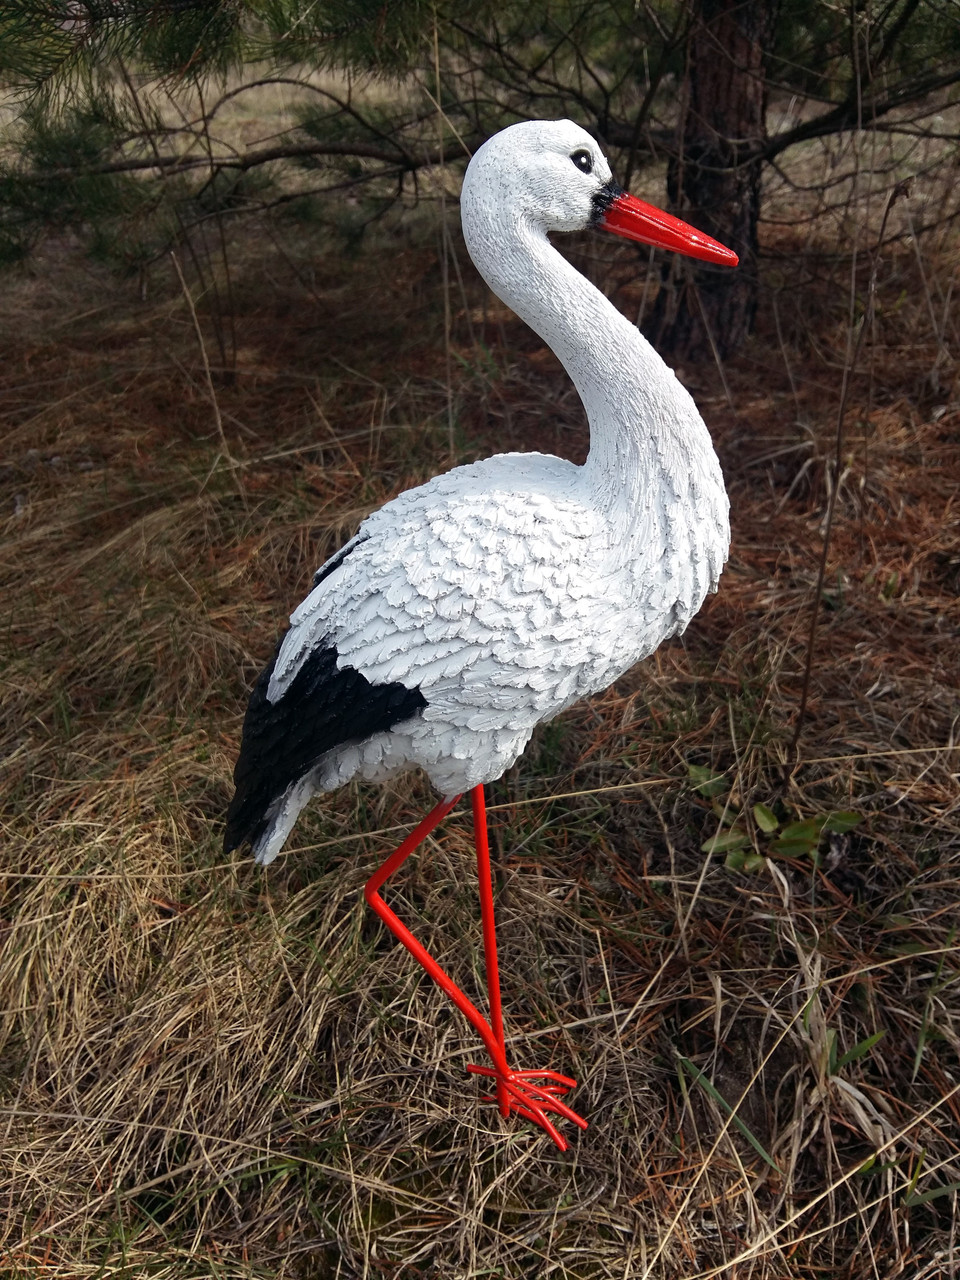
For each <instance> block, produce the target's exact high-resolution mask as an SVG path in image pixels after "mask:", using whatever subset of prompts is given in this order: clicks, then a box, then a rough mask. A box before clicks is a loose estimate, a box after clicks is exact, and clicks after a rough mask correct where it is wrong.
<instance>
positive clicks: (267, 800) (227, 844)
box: [223, 645, 427, 853]
mask: <svg viewBox="0 0 960 1280" xmlns="http://www.w3.org/2000/svg"><path fill="white" fill-rule="evenodd" d="M279 652H280V646H279V645H278V646H277V651H276V653H274V655H273V658H272V659H271V661H270V663H269V665H268V666H267V667H266V668H265V669H264V670H263V671H262V672H261V673H260V677H259V679H258V680H257V683H256V686H255V687H254V690H253V693H252V695H251V697H250V704H249V706H248V707H247V713H246V715H245V716H244V719H243V739H242V741H241V744H240V755H239V757H238V759H237V766H236V768H235V769H234V771H233V782H234V786H235V787H236V791H235V793H234V797H233V800H232V801H231V802H230V808H229V809H228V810H227V829H226V832H225V833H224V837H223V849H224V852H225V853H230V851H231V850H232V849H236V848H237V847H238V846H239V845H241V844H243V843H244V841H250V843H251V844H253V843H255V842H256V841H257V840H258V839H259V838H260V836H262V835H263V833H264V831H265V830H266V828H267V824H268V821H269V819H268V817H267V811H268V809H269V808H270V806H271V804H273V802H274V801H276V800H278V799H279V798H280V797H281V796H282V795H283V793H284V792H285V791H286V790H287V788H288V787H289V786H291V784H293V783H294V782H298V781H299V780H300V779H301V778H302V777H303V776H304V775H305V774H307V773H309V772H310V770H311V769H312V768H313V767H314V765H316V763H317V762H318V760H319V759H320V757H321V756H323V755H325V754H326V753H327V752H328V751H332V750H333V749H334V748H335V747H339V746H343V745H345V744H346V743H353V742H362V741H364V739H366V738H369V737H371V736H372V735H373V734H375V733H384V732H386V730H388V729H390V728H392V727H393V725H395V724H399V723H400V721H402V720H410V719H411V718H412V717H413V716H415V715H417V714H419V712H420V711H422V710H423V708H424V707H425V706H426V705H427V701H426V699H425V698H424V696H423V694H422V693H421V692H420V690H419V689H408V688H406V686H405V685H402V684H400V683H399V682H394V683H392V684H371V683H370V681H369V680H367V679H366V677H365V676H362V675H361V674H360V672H359V671H356V670H354V668H353V667H342V668H341V667H338V666H337V651H336V649H335V648H334V647H333V646H332V645H324V646H322V647H320V648H317V649H314V650H313V652H312V653H311V654H310V655H309V656H308V657H307V658H306V660H305V661H304V663H303V665H302V666H301V668H300V670H299V671H298V672H297V674H296V676H295V678H294V679H293V681H292V682H291V683H290V685H289V686H288V688H287V689H286V691H285V692H284V695H283V697H282V698H280V699H279V700H278V701H277V702H270V701H269V700H268V698H267V687H268V685H269V684H270V676H271V675H272V674H273V668H274V665H275V664H276V661H277V654H278V653H279Z"/></svg>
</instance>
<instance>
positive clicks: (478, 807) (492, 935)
mask: <svg viewBox="0 0 960 1280" xmlns="http://www.w3.org/2000/svg"><path fill="white" fill-rule="evenodd" d="M470 803H471V806H472V808H473V838H474V843H475V844H476V847H477V879H478V882H479V886H480V919H481V921H482V923H483V955H484V963H485V965H486V970H487V997H488V999H489V1001H490V1027H491V1029H492V1031H493V1034H494V1035H495V1036H496V1038H497V1043H498V1044H499V1045H500V1048H501V1049H502V1050H503V1054H504V1061H506V1053H507V1049H506V1043H505V1041H504V1038H503V1007H502V1005H501V1003H500V967H499V965H498V964H497V926H496V921H495V919H494V914H493V876H492V874H491V871H490V840H489V837H488V834H487V807H486V804H485V803H484V798H483V786H482V785H481V786H478V787H474V788H473V790H472V791H471V792H470ZM497 1102H498V1103H499V1106H500V1114H501V1115H502V1116H503V1117H504V1118H506V1117H507V1116H508V1115H509V1114H510V1097H509V1094H508V1093H507V1089H506V1086H505V1085H504V1083H503V1081H502V1080H498V1081H497Z"/></svg>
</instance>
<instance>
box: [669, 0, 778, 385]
mask: <svg viewBox="0 0 960 1280" xmlns="http://www.w3.org/2000/svg"><path fill="white" fill-rule="evenodd" d="M691 2H692V3H693V5H694V14H693V22H692V25H691V29H690V35H689V39H688V43H687V75H686V80H685V84H684V94H683V102H682V105H681V118H680V124H679V147H678V152H677V154H676V155H675V156H674V157H673V158H672V159H671V161H670V165H669V168H668V171H667V194H668V197H669V201H670V207H671V208H672V209H673V210H674V211H675V212H676V213H677V214H678V215H679V216H680V217H682V218H684V219H686V220H687V221H688V222H691V223H693V225H694V226H696V227H699V228H700V229H701V230H703V231H706V232H708V233H709V234H710V235H712V236H714V237H715V238H716V239H717V240H719V241H720V242H721V244H725V245H727V246H728V247H729V248H731V249H733V250H734V252H735V253H737V254H739V255H740V266H739V268H737V269H736V270H734V271H730V270H729V269H727V268H724V267H707V266H703V265H701V264H699V263H697V264H696V265H694V264H693V263H692V262H691V260H689V259H686V258H672V259H671V260H670V262H669V263H668V264H667V265H666V266H665V268H664V275H663V280H662V284H661V289H660V292H659V294H658V295H657V301H656V305H655V306H654V309H653V314H652V317H651V321H650V324H649V326H648V330H649V332H650V336H651V337H652V339H653V341H654V342H655V343H656V345H657V346H658V348H659V349H660V350H661V351H663V352H665V354H667V355H669V356H671V357H673V358H674V359H681V360H691V361H693V360H702V359H708V358H709V357H710V356H711V354H712V353H713V352H714V349H715V350H716V354H717V355H719V356H720V357H725V356H727V355H729V354H730V353H731V352H732V351H734V350H735V349H736V348H737V347H738V346H739V345H740V344H741V343H742V342H743V340H744V338H745V337H746V336H747V334H748V333H750V331H751V328H752V326H753V318H754V314H755V312H756V307H757V287H758V278H757V222H758V219H759V216H760V178H761V171H762V162H761V161H760V160H758V159H755V158H753V159H752V158H751V157H752V156H755V154H756V150H757V148H758V147H759V144H760V143H761V142H762V140H763V138H764V135H765V127H766V120H765V117H766V106H767V92H766V80H765V76H764V65H763V64H764V53H765V51H766V49H767V48H768V46H769V43H770V40H771V38H772V33H773V22H774V10H775V5H776V0H691Z"/></svg>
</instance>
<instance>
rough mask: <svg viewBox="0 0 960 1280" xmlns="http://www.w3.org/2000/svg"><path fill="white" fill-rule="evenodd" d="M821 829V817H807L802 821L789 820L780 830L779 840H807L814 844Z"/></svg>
mask: <svg viewBox="0 0 960 1280" xmlns="http://www.w3.org/2000/svg"><path fill="white" fill-rule="evenodd" d="M822 829H823V818H807V819H805V820H804V821H803V822H790V823H788V824H787V825H786V826H785V827H784V828H783V830H782V831H781V832H780V839H781V840H807V841H810V842H812V843H814V844H816V843H817V842H818V841H819V839H820V832H821V830H822Z"/></svg>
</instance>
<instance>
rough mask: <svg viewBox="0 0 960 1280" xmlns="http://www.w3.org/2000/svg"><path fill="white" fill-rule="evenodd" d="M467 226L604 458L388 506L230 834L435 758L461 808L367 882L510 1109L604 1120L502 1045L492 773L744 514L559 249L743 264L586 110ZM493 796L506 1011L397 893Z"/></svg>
mask: <svg viewBox="0 0 960 1280" xmlns="http://www.w3.org/2000/svg"><path fill="white" fill-rule="evenodd" d="M461 213H462V218H463V234H464V238H465V240H466V244H467V248H468V250H469V252H470V256H471V257H472V258H473V261H474V263H475V264H476V266H477V268H478V269H479V271H480V274H481V275H482V276H483V278H484V279H485V280H486V282H487V284H488V285H489V286H490V288H491V289H492V290H493V291H494V293H496V294H497V295H498V296H499V297H500V298H502V299H503V301H504V302H505V303H507V304H508V305H509V306H510V307H512V308H513V310H514V311H515V312H516V313H517V315H519V316H520V317H521V318H522V319H523V320H525V321H526V322H527V324H529V325H530V326H531V327H532V328H533V329H535V330H536V332H537V333H538V334H539V335H540V336H541V338H543V340H544V341H545V342H546V343H547V344H548V345H549V346H550V347H551V348H552V349H553V350H554V352H556V354H557V356H558V357H559V358H560V360H561V361H562V362H563V365H564V367H565V368H566V370H567V372H568V373H569V375H570V377H571V378H572V379H573V381H574V383H575V384H576V388H577V391H578V392H579V393H580V397H581V399H582V400H583V403H584V405H585V407H586V411H587V416H588V419H589V423H590V452H589V455H588V457H587V460H586V462H585V463H584V465H583V466H575V465H574V464H573V463H570V462H567V461H565V460H564V459H562V458H555V457H551V456H549V455H546V454H541V453H506V454H498V455H496V456H495V457H492V458H487V459H486V460H485V461H483V462H474V463H471V464H470V465H468V466H462V467H456V468H455V469H454V470H453V471H449V472H447V473H446V474H445V475H440V476H436V477H435V478H434V479H432V480H430V481H428V483H426V484H423V485H419V486H418V487H417V488H415V489H410V490H408V491H407V492H405V493H401V494H400V495H399V497H396V498H394V499H393V500H392V501H390V502H388V503H387V504H386V505H385V506H384V507H381V508H380V510H379V511H376V512H374V514H373V515H371V516H368V517H367V519H366V520H364V521H363V523H362V524H361V525H360V528H359V529H358V531H357V533H356V535H355V536H354V537H353V538H351V539H350V541H349V542H347V543H346V545H345V546H344V547H342V548H341V549H340V550H339V551H338V552H337V553H336V555H334V556H333V557H332V558H331V559H329V560H328V561H327V562H326V564H324V565H323V566H322V567H321V568H320V569H319V570H318V572H317V574H316V576H315V578H314V580H313V589H312V590H311V592H310V594H309V595H308V596H307V598H306V599H305V600H304V601H303V603H302V604H301V605H300V606H299V607H298V608H297V609H296V610H295V611H294V612H293V614H292V616H291V618H290V629H289V630H288V631H287V633H286V635H285V636H284V637H283V639H282V641H281V643H280V644H279V646H278V648H277V651H276V653H275V654H274V656H273V659H272V660H271V662H270V664H269V665H268V666H267V668H266V669H265V670H264V671H263V673H262V674H261V676H260V678H259V680H258V681H257V684H256V687H255V689H254V691H253V694H252V696H251V699H250V705H249V707H248V709H247V713H246V717H245V719H244V723H243V742H242V745H241V748H240V756H239V759H238V760H237V766H236V770H235V772H234V782H235V785H236V794H235V795H234V798H233V801H232V803H231V805H230V808H229V812H228V814H227V830H226V836H225V840H224V847H225V849H226V850H227V851H228V852H229V851H230V850H232V849H235V848H237V847H238V846H240V845H241V844H243V843H244V842H249V843H250V845H251V846H252V849H253V853H254V856H255V857H256V860H257V861H258V862H259V863H263V864H266V863H269V862H272V861H273V859H274V858H275V857H276V856H277V854H278V853H279V851H280V849H281V847H282V846H283V843H284V841H285V840H286V839H287V836H288V835H289V834H290V831H291V830H292V828H293V825H294V823H295V822H296V820H297V816H298V814H299V813H300V810H301V809H302V808H303V806H304V805H305V804H306V803H307V801H308V800H309V799H310V798H311V797H312V796H314V795H316V794H318V793H321V792H326V791H331V790H333V789H334V788H335V787H339V786H341V785H342V784H343V783H345V782H347V781H348V780H349V779H350V778H363V779H366V780H368V781H375V780H377V781H378V780H382V779H384V778H387V777H389V776H390V775H392V774H395V773H397V772H398V771H400V770H403V769H410V768H413V767H414V766H418V767H419V768H421V769H423V771H424V772H425V773H426V774H427V776H428V777H429V779H430V781H431V782H432V783H433V785H434V787H435V788H436V789H437V791H438V792H439V793H440V794H441V795H442V796H444V797H445V799H444V800H443V801H442V802H441V803H440V804H438V805H437V806H436V808H435V809H433V811H432V812H431V813H430V814H429V815H428V816H427V817H426V818H425V819H424V821H423V822H421V824H420V826H419V827H417V828H416V830H415V831H413V832H412V833H411V834H410V836H408V838H407V839H406V840H405V841H404V842H403V843H402V844H401V845H400V847H399V848H398V849H397V850H396V852H395V853H394V854H393V855H392V856H391V857H390V858H389V859H388V860H387V861H386V862H385V863H384V864H383V866H382V867H381V868H380V870H379V871H378V872H377V873H376V874H375V875H374V876H373V877H372V878H371V879H370V881H369V882H368V884H367V886H366V890H365V895H366V899H367V901H368V902H369V903H370V905H371V906H372V907H373V909H374V910H375V911H376V912H377V914H378V915H379V916H380V917H381V919H382V920H383V921H384V922H385V923H386V924H387V926H388V927H389V928H390V929H391V930H392V931H393V933H394V934H395V935H396V936H397V937H398V938H399V939H400V941H401V942H402V943H403V945H404V946H405V947H406V948H407V949H408V950H409V951H410V952H411V953H412V954H413V955H414V956H415V957H416V959H417V960H418V961H419V962H420V964H421V965H423V967H424V968H425V969H426V970H427V972H428V973H429V974H430V976H431V977H432V978H433V979H434V980H435V981H436V982H438V983H439V985H440V986H441V987H442V988H443V989H444V990H445V991H446V992H447V994H448V995H449V996H450V997H451V999H452V1000H453V1001H454V1003H455V1004H456V1005H457V1007H458V1008H459V1009H460V1010H461V1011H462V1012H463V1013H464V1014H465V1015H466V1017H467V1018H468V1019H469V1020H470V1022H471V1024H472V1025H473V1026H474V1027H475V1029H476V1030H477V1032H478V1033H479V1035H480V1036H481V1038H482V1039H483V1041H484V1044H485V1045H486V1048H487V1050H488V1052H489V1054H490V1057H491V1059H492V1062H493V1066H492V1068H491V1067H473V1066H471V1067H469V1068H468V1070H470V1071H473V1072H475V1073H477V1074H480V1075H485V1076H489V1077H492V1078H493V1080H494V1081H495V1083H496V1092H497V1099H496V1100H497V1101H498V1103H499V1106H500V1111H501V1113H502V1114H503V1115H504V1116H508V1115H509V1114H510V1112H511V1111H515V1112H518V1113H519V1114H520V1115H523V1116H526V1117H527V1118H528V1119H530V1120H533V1121H534V1122H535V1123H537V1124H539V1125H540V1126H541V1127H542V1128H543V1129H544V1130H546V1132H547V1133H548V1134H549V1135H550V1136H551V1138H553V1140H554V1142H556V1143H557V1145H558V1146H559V1147H560V1148H561V1150H562V1149H565V1148H566V1145H567V1144H566V1141H565V1139H564V1138H563V1136H562V1135H561V1134H560V1133H559V1131H558V1130H557V1128H556V1127H555V1125H554V1124H553V1123H552V1121H551V1119H550V1118H549V1115H548V1114H547V1113H552V1114H553V1115H554V1116H562V1117H564V1118H565V1119H567V1120H570V1121H573V1122H574V1123H575V1124H578V1125H579V1126H580V1127H581V1128H586V1121H585V1120H583V1119H582V1118H581V1117H580V1116H578V1115H577V1114H576V1113H575V1112H574V1111H572V1110H571V1109H570V1107H568V1106H567V1105H566V1104H565V1103H564V1102H562V1101H561V1100H560V1095H562V1094H564V1093H566V1092H567V1090H569V1089H570V1088H572V1087H573V1086H574V1085H575V1083H576V1082H575V1081H573V1080H571V1079H570V1078H569V1077H567V1076H562V1075H560V1074H558V1073H557V1072H554V1071H516V1070H512V1069H511V1068H510V1066H509V1065H508V1061H507V1057H506V1051H505V1047H504V1035H503V1022H502V1017H501V1008H500V988H499V980H498V974H497V956H496V939H495V933H494V923H493V898H492V890H491V880H490V866H489V855H488V853H487V828H486V817H485V812H484V801H483V785H484V783H487V782H492V781H494V779H496V778H499V777H500V776H501V774H503V773H504V771H505V770H506V769H509V767H510V766H511V765H512V764H513V763H514V761H515V760H516V759H517V757H518V756H519V755H520V753H521V752H522V751H523V749H524V747H525V746H526V745H527V742H528V741H529V739H530V735H531V734H532V732H533V729H534V726H535V725H538V724H540V723H541V722H543V721H546V720H552V719H553V718H554V716H556V715H559V714H560V712H561V711H563V710H565V709H566V708H567V707H569V706H570V705H571V703H573V702H576V701H577V699H579V698H583V697H585V696H586V695H588V694H591V693H595V692H597V691H598V690H600V689H604V688H606V687H607V685H609V684H610V683H611V682H612V681H614V680H616V679H617V677H618V676H620V675H622V674H623V672H625V671H626V670H628V668H630V667H632V666H633V664H634V663H635V662H637V661H638V660H639V659H640V658H643V657H645V656H646V655H647V654H650V653H652V652H653V651H654V649H656V648H657V646H658V645H659V644H660V643H661V641H663V640H665V639H667V637H669V636H674V635H677V634H679V633H680V632H682V631H683V629H684V628H685V627H686V625H687V623H688V622H689V621H690V619H691V618H692V617H693V615H694V614H695V613H696V612H697V610H698V609H699V608H700V606H701V604H702V603H703V600H704V597H705V596H706V595H707V593H708V592H710V591H714V590H716V586H717V579H718V577H719V575H720V571H721V569H722V567H723V564H724V561H725V559H726V555H727V548H728V544H729V520H728V509H729V504H728V501H727V495H726V492H725V490H724V485H723V477H722V475H721V472H720V465H719V462H718V460H717V456H716V454H715V452H714V449H713V445H712V442H711V440H710V436H709V434H708V432H707V429H706V427H705V426H704V423H703V420H702V419H701V417H700V414H699V413H698V412H697V409H696V406H695V405H694V403H693V400H692V399H691V397H690V396H689V394H688V393H687V391H686V390H685V389H684V388H683V387H682V386H681V385H680V383H679V382H678V381H677V379H676V377H675V375H674V374H673V372H672V371H671V370H670V369H668V368H667V367H666V365H665V364H664V363H663V361H662V360H661V359H660V358H659V356H657V354H656V353H655V352H654V350H653V348H652V347H651V346H650V345H649V344H648V343H647V342H646V341H645V340H644V338H643V337H642V336H641V334H640V333H639V331H638V330H637V328H636V327H635V326H634V325H633V324H631V323H630V322H629V321H628V320H626V319H625V318H624V317H623V316H622V315H620V313H619V312H618V311H617V310H616V308H615V307H614V306H613V305H612V304H611V303H610V302H609V301H608V300H607V299H606V298H605V297H604V296H603V294H602V293H600V292H599V290H597V289H596V288H594V286H593V285H592V284H590V283H589V281H588V280H586V279H585V277H584V276H582V275H581V274H580V273H579V272H578V271H576V270H575V269H574V268H573V267H572V266H571V265H570V264H569V263H568V262H567V261H566V260H565V259H564V258H563V257H562V256H561V255H560V254H559V253H558V252H557V250H556V249H555V248H554V247H553V245H552V244H551V243H550V240H549V239H548V232H551V231H580V230H583V229H584V228H586V227H602V228H605V229H606V230H608V231H613V232H616V233H617V234H618V235H622V236H626V237H627V238H628V239H633V240H639V241H640V242H642V243H644V244H650V245H659V246H661V247H665V248H669V249H674V250H677V251H679V252H680V253H685V254H687V255H689V256H692V257H695V258H702V259H704V260H706V261H710V262H715V263H721V264H724V265H728V266H735V265H736V263H737V257H736V255H735V254H733V253H732V252H730V250H728V249H725V248H724V247H723V246H722V245H720V244H718V243H717V242H716V241H715V240H711V239H710V238H709V237H708V236H705V235H703V234H702V233H700V232H698V231H696V230H694V229H693V228H692V227H690V226H688V225H687V224H685V223H683V222H680V221H678V220H677V219H675V218H673V217H671V216H670V215H669V214H666V213H663V212H661V211H660V210H658V209H655V208H653V207H652V206H650V205H647V204H644V203H643V202H642V201H639V200H636V199H634V198H633V197H632V196H629V195H627V194H625V193H624V192H623V191H622V190H621V189H620V188H619V187H617V186H616V184H615V183H614V182H613V179H612V177H611V173H610V166H609V165H608V163H607V161H606V159H605V157H604V156H603V154H602V152H601V151H600V149H599V147H598V146H597V144H596V142H595V141H594V140H593V138H591V137H590V136H589V134H587V133H585V132H584V130H583V129H581V128H579V126H577V125H575V124H573V123H571V122H570V121H569V120H559V121H554V122H541V121H530V122H527V123H523V124H516V125H513V126H511V127H510V128H508V129H504V130H503V131H502V132H501V133H498V134H496V135H495V136H494V137H492V138H491V139H490V140H489V141H488V142H486V143H485V144H484V145H483V146H482V147H481V148H480V149H479V151H477V153H476V155H475V156H474V157H473V159H472V160H471V162H470V165H469V167H468V169H467V172H466V177H465V178H464V183H463V193H462V196H461ZM468 790H469V791H471V792H472V804H473V819H474V830H475V836H476V846H477V857H478V868H479V874H480V898H481V914H482V919H483V934H484V946H485V958H486V967H487V986H488V995H489V1000H490V1020H489V1021H487V1019H485V1018H484V1017H483V1016H482V1015H481V1013H480V1012H479V1011H478V1009H477V1008H476V1006H475V1005H474V1004H473V1003H472V1002H471V1001H470V1000H469V999H468V998H467V997H466V996H465V995H464V994H463V992H461V991H460V990H459V989H458V988H457V987H456V985H455V984H454V983H453V981H452V980H451V979H450V978H449V977H448V976H447V975H446V974H445V973H444V971H443V970H442V969H441V968H440V966H439V965H438V964H437V963H436V961H435V960H434V959H433V958H432V957H431V956H429V955H428V954H427V953H426V951H425V950H424V949H423V947H422V946H421V945H420V944H419V943H418V942H417V940H416V939H415V938H414V937H413V935H412V934H411V933H410V932H409V930H407V929H406V927H405V926H404V925H403V924H402V923H401V922H400V920H399V919H398V918H397V916H396V915H395V914H394V913H393V912H392V911H391V910H390V908H389V907H388V906H387V904H386V902H385V901H384V900H383V898H382V897H381V896H380V893H379V889H380V887H381V886H382V885H383V883H384V881H385V880H386V879H387V878H388V877H389V876H390V875H391V874H392V873H393V872H394V871H395V870H396V869H397V867H398V866H400V864H401V863H402V862H403V861H404V859H405V858H406V857H407V856H408V855H409V854H410V853H411V852H412V850H413V849H415V848H416V847H417V845H418V844H420V843H421V842H422V841H423V840H424V839H425V837H426V836H427V835H428V834H429V832H430V831H432V830H433V828H434V827H435V826H436V825H437V824H438V823H439V822H440V821H441V819H442V818H443V817H444V816H445V815H446V814H447V813H448V812H449V811H450V809H451V808H452V807H453V805H454V804H455V803H456V801H457V800H458V799H459V797H460V795H461V794H462V793H464V792H466V791H468Z"/></svg>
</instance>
